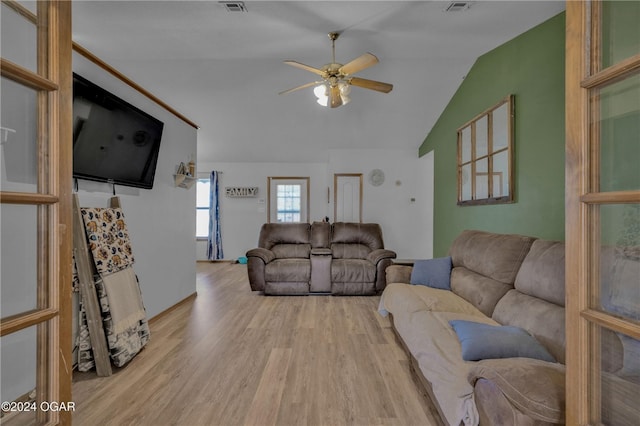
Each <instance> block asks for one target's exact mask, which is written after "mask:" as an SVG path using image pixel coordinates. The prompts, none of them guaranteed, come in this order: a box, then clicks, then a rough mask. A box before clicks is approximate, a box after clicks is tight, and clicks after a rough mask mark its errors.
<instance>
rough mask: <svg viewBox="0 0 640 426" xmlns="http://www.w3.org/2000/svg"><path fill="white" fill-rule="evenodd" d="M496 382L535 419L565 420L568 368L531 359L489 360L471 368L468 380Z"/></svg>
mask: <svg viewBox="0 0 640 426" xmlns="http://www.w3.org/2000/svg"><path fill="white" fill-rule="evenodd" d="M481 378H484V379H487V380H490V381H491V382H493V383H494V384H495V385H496V386H497V387H498V388H499V389H500V390H501V391H502V393H503V394H504V395H505V396H506V398H507V399H508V400H509V401H510V402H511V403H512V404H513V405H515V406H516V407H517V408H518V409H519V410H520V411H522V412H523V413H524V414H526V415H528V416H529V417H531V418H533V419H534V420H538V421H542V422H549V423H564V422H565V368H564V365H562V364H556V363H549V362H545V361H540V360H537V359H530V358H510V359H486V360H484V361H480V362H477V363H475V364H474V365H473V366H472V367H471V369H470V370H469V375H468V379H469V382H470V383H472V384H475V382H476V381H477V380H478V379H481Z"/></svg>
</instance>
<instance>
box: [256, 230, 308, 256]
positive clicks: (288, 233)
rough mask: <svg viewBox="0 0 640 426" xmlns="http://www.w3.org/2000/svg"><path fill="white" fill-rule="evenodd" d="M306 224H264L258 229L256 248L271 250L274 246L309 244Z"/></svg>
mask: <svg viewBox="0 0 640 426" xmlns="http://www.w3.org/2000/svg"><path fill="white" fill-rule="evenodd" d="M310 228H311V225H310V224H308V223H265V224H263V225H262V228H261V229H260V237H259V239H258V247H263V248H266V249H269V250H271V248H272V247H273V246H274V245H276V244H309V243H310V240H309V239H310Z"/></svg>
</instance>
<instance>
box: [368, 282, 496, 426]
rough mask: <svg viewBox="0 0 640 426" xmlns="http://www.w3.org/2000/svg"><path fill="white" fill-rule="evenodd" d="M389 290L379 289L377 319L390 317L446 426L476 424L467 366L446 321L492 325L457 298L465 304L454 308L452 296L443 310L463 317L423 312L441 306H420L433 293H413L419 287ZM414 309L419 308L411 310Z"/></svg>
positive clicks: (490, 320)
mask: <svg viewBox="0 0 640 426" xmlns="http://www.w3.org/2000/svg"><path fill="white" fill-rule="evenodd" d="M394 286H395V287H396V288H394ZM394 286H392V287H391V289H390V291H389V292H388V293H387V289H389V287H387V288H386V289H385V293H387V294H386V295H385V294H384V293H383V295H382V299H381V300H380V308H379V312H380V314H382V315H386V314H387V313H388V312H390V313H392V314H393V318H394V325H395V327H396V330H397V331H398V334H400V336H401V337H402V340H403V341H404V342H405V344H406V345H407V347H408V348H409V351H410V352H411V354H412V355H413V356H414V357H415V358H416V359H417V360H418V364H419V367H420V371H421V372H422V374H423V375H424V377H425V378H426V379H427V380H428V381H429V383H431V385H432V388H433V394H434V396H435V398H436V399H437V401H438V404H439V405H440V408H441V410H442V414H443V415H444V416H445V418H446V421H447V423H449V424H450V425H454V426H458V425H460V424H464V425H465V426H476V425H478V422H479V415H478V411H477V409H476V405H475V401H474V399H473V387H472V386H471V385H470V384H469V382H468V381H467V373H468V371H469V368H470V365H471V363H467V362H465V361H463V360H462V348H461V346H460V342H459V341H458V337H457V336H456V334H455V332H454V331H453V328H452V327H451V326H450V325H449V321H450V320H452V319H462V320H468V321H476V322H483V323H486V324H494V325H497V324H498V323H497V322H495V321H494V320H492V319H491V318H488V317H486V316H485V315H483V314H482V313H480V311H477V309H475V308H474V309H472V310H469V309H468V307H467V306H466V305H465V303H468V302H466V301H464V300H463V299H461V298H460V299H461V300H463V301H464V302H465V303H462V304H458V303H456V301H455V299H456V298H457V297H458V296H455V295H454V294H453V293H451V295H446V296H445V299H446V300H447V303H451V305H450V306H449V308H451V309H452V310H456V309H457V310H460V311H463V312H433V311H430V310H428V309H427V305H431V306H432V307H435V306H437V305H438V306H439V307H441V308H443V307H444V306H443V304H442V303H437V304H433V303H430V302H429V300H427V302H426V303H425V299H426V296H425V295H426V294H427V293H431V292H430V291H429V290H433V289H428V290H422V289H420V288H417V287H421V286H408V285H406V284H404V285H403V284H398V285H394ZM402 286H404V287H402ZM412 287H413V288H412ZM439 291H442V290H439ZM400 293H402V296H401V295H400ZM420 296H422V297H420ZM450 296H454V297H450ZM407 298H408V299H407ZM427 299H428V298H427ZM420 305H422V306H423V308H422V309H420V310H416V308H418V307H419V306H420ZM400 307H401V308H400ZM464 311H467V312H464Z"/></svg>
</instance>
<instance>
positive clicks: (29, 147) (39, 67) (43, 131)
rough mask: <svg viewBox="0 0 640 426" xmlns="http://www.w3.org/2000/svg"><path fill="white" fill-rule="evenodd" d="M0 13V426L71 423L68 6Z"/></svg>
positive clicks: (5, 7)
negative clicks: (0, 55) (0, 79)
mask: <svg viewBox="0 0 640 426" xmlns="http://www.w3.org/2000/svg"><path fill="white" fill-rule="evenodd" d="M0 7H1V8H2V10H1V11H0V16H1V19H2V26H1V31H2V34H1V35H2V37H1V39H2V51H1V54H2V58H1V63H0V71H1V76H2V77H1V78H2V81H1V93H2V96H1V97H0V102H1V105H0V111H1V113H0V127H1V129H0V235H1V238H0V294H1V297H0V305H1V306H0V309H1V310H0V359H1V365H0V378H1V379H0V381H1V392H0V395H1V398H2V401H3V403H2V419H1V420H0V423H2V424H3V425H7V426H8V425H12V424H38V425H44V424H47V425H55V424H70V423H71V415H72V411H73V409H74V404H73V401H72V400H71V370H72V361H71V250H72V246H71V241H72V240H71V238H72V225H71V189H72V185H71V183H72V178H71V161H72V159H71V109H72V104H71V78H72V73H71V47H72V45H71V2H69V1H53V0H52V1H39V2H15V1H4V0H3V1H2V4H1V6H0Z"/></svg>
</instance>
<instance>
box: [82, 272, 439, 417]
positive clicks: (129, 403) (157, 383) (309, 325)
mask: <svg viewBox="0 0 640 426" xmlns="http://www.w3.org/2000/svg"><path fill="white" fill-rule="evenodd" d="M197 268H198V272H197V277H198V287H197V291H198V296H197V297H196V298H194V299H193V300H191V301H187V302H186V303H184V304H183V305H181V306H178V307H177V308H176V309H175V310H173V311H172V312H170V313H168V314H167V315H164V316H162V317H160V318H159V319H158V320H157V321H154V322H152V323H151V341H150V342H149V344H148V345H147V347H146V348H145V349H144V350H143V351H142V352H141V353H140V354H139V355H138V356H136V358H134V359H133V360H132V361H131V362H130V363H129V365H127V366H125V367H124V368H120V369H115V372H114V374H113V375H112V376H110V377H97V376H96V375H95V374H94V373H93V372H90V373H76V374H75V375H74V384H73V395H74V400H75V401H76V407H77V409H76V411H75V413H74V416H73V422H74V424H75V425H96V424H100V425H139V426H140V425H141V426H145V425H185V426H197V425H220V426H227V425H229V426H233V425H238V426H241V425H260V426H270V425H292V426H293V425H295V426H298V425H331V426H340V425H367V426H368V425H403V426H404V425H421V426H422V425H424V426H431V425H438V424H439V423H438V421H437V420H436V419H437V414H436V411H435V408H434V407H433V405H432V404H431V402H430V401H429V400H428V399H427V398H425V397H424V395H423V393H422V392H420V390H419V388H418V385H417V384H416V382H415V380H413V378H412V377H411V373H410V371H409V368H408V360H407V357H406V355H405V354H404V352H403V351H402V349H401V348H400V347H399V346H398V343H397V342H396V341H395V338H394V334H393V332H392V330H391V329H390V324H389V321H388V320H387V319H385V318H382V317H380V316H379V315H378V313H377V307H378V302H379V300H380V298H379V296H367V297H364V296H351V297H333V296H306V297H305V296H293V297H276V296H264V295H261V294H259V293H254V292H251V290H250V288H249V283H248V280H247V271H246V265H240V264H230V263H198V265H197Z"/></svg>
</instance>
